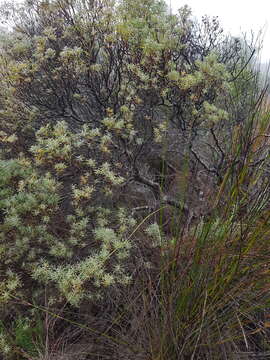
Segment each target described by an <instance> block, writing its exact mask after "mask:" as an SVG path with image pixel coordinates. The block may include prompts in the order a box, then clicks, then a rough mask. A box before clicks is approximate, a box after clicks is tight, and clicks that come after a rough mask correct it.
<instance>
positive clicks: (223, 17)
mask: <svg viewBox="0 0 270 360" xmlns="http://www.w3.org/2000/svg"><path fill="white" fill-rule="evenodd" d="M170 1H171V4H172V9H173V10H177V9H178V8H179V7H181V6H183V5H184V4H187V5H189V6H190V7H191V9H192V12H193V14H194V15H195V16H196V17H198V18H200V17H201V16H202V15H212V16H218V17H219V20H220V22H221V24H222V25H223V28H224V30H225V31H227V32H230V33H231V34H232V35H239V34H240V33H241V31H250V30H253V31H255V32H258V31H259V30H260V29H263V32H264V47H263V52H262V56H261V58H262V61H264V62H266V61H270V29H269V27H270V0H167V3H168V4H169V3H170Z"/></svg>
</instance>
